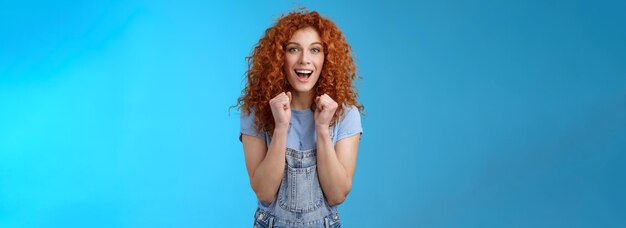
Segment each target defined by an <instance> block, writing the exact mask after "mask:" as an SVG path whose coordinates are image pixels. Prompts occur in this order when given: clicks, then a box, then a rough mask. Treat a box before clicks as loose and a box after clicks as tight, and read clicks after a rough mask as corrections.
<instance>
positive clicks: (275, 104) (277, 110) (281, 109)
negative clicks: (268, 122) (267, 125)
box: [270, 92, 291, 129]
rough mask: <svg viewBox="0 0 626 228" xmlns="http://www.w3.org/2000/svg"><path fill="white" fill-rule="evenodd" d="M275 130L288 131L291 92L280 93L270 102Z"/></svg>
mask: <svg viewBox="0 0 626 228" xmlns="http://www.w3.org/2000/svg"><path fill="white" fill-rule="evenodd" d="M270 108H271V109H272V115H273V116H274V128H275V129H280V128H282V129H288V128H289V122H290V121H291V92H286V93H285V92H282V93H280V94H278V95H276V96H275V97H274V98H272V99H271V100H270Z"/></svg>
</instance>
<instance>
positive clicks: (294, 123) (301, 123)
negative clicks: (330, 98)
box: [239, 106, 363, 209]
mask: <svg viewBox="0 0 626 228" xmlns="http://www.w3.org/2000/svg"><path fill="white" fill-rule="evenodd" d="M344 107H345V111H344V115H343V116H342V117H340V118H339V121H338V122H337V124H335V126H333V127H331V129H330V134H331V138H332V139H333V145H335V144H336V143H337V142H338V141H339V140H341V139H344V138H346V137H350V136H353V135H356V134H359V133H362V132H363V129H362V128H361V115H360V113H359V109H357V107H356V106H350V107H347V106H344ZM240 121H241V122H240V123H241V134H246V135H251V136H255V137H259V138H262V139H265V145H266V148H269V146H270V142H271V141H272V140H271V138H270V137H269V136H268V135H267V133H266V132H265V131H260V132H259V131H257V130H256V126H255V121H254V110H252V112H251V113H250V114H249V115H244V114H242V115H241V119H240ZM241 134H240V135H239V140H241ZM316 146H317V134H316V131H315V119H314V118H313V111H311V109H305V110H296V109H291V122H290V124H289V130H287V147H289V148H291V149H295V150H299V151H304V150H309V149H313V148H316ZM258 206H259V208H262V209H265V208H267V206H269V205H264V204H262V203H261V201H258Z"/></svg>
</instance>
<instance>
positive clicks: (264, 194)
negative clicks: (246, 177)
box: [252, 128, 287, 203]
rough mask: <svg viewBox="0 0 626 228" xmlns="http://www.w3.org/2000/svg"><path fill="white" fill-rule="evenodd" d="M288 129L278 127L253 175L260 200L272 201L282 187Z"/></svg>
mask: <svg viewBox="0 0 626 228" xmlns="http://www.w3.org/2000/svg"><path fill="white" fill-rule="evenodd" d="M286 145H287V130H286V129H282V128H280V129H279V128H276V129H275V130H274V135H273V136H272V141H271V142H270V145H269V148H268V150H267V154H266V155H265V159H263V161H262V162H261V163H260V164H259V166H258V167H257V169H256V170H255V172H254V175H253V176H252V188H253V189H254V192H255V193H256V195H257V198H258V199H259V201H261V202H263V203H271V202H273V201H274V198H275V196H276V192H277V191H278V188H279V187H280V182H281V181H282V178H283V175H284V169H285V147H286Z"/></svg>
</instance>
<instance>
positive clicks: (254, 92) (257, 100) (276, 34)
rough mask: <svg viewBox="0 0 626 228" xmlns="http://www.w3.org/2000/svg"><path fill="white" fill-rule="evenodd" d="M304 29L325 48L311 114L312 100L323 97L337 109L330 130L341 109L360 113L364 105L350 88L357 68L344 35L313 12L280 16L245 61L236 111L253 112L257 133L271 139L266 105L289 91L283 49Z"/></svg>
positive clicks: (272, 122)
mask: <svg viewBox="0 0 626 228" xmlns="http://www.w3.org/2000/svg"><path fill="white" fill-rule="evenodd" d="M306 27H311V28H313V29H315V30H316V31H317V33H318V34H319V35H320V38H321V40H322V44H323V48H324V66H323V68H322V71H321V74H320V77H319V79H318V81H317V83H316V85H315V86H314V88H313V90H314V91H315V95H314V96H313V101H312V105H311V110H313V109H314V107H315V97H317V96H320V95H323V94H324V93H326V94H328V96H330V97H331V98H332V99H333V100H335V102H337V104H338V105H339V107H337V110H336V111H335V115H334V116H333V119H332V122H331V126H332V125H334V124H335V123H336V122H337V120H338V118H339V117H340V116H342V115H343V113H344V106H346V107H349V106H350V105H354V106H356V107H357V108H358V109H359V111H360V112H363V105H361V104H359V103H358V101H357V99H356V97H357V91H356V88H355V87H354V86H353V84H352V81H353V80H355V79H356V78H357V76H356V66H355V64H354V60H353V58H352V56H351V48H350V45H349V44H348V42H346V39H345V37H344V35H343V33H342V32H341V31H340V30H339V28H338V27H337V26H336V25H335V23H333V22H332V21H330V20H328V19H326V18H324V17H322V16H321V15H320V14H319V13H318V12H316V11H312V12H308V11H306V10H302V11H294V12H290V13H289V14H287V15H282V16H281V17H280V18H279V19H278V21H277V22H276V24H275V25H274V26H272V27H270V28H268V29H267V30H265V34H264V35H263V37H262V38H261V39H260V40H259V43H258V44H257V45H256V47H255V48H254V51H253V52H252V55H251V56H248V57H247V58H246V59H247V61H248V71H247V72H246V76H247V79H248V81H247V83H246V87H245V88H244V89H243V91H242V95H241V97H239V99H237V104H236V105H235V107H239V108H240V109H242V110H243V111H244V113H245V114H250V113H251V111H252V109H255V122H256V127H257V130H258V131H261V130H264V131H266V132H267V133H268V134H270V135H271V134H272V133H273V132H274V118H273V116H272V110H271V108H270V106H269V101H270V99H272V98H273V96H276V95H277V94H279V93H281V92H285V91H289V89H290V88H291V86H290V85H289V82H288V81H287V76H286V75H285V72H284V71H283V65H284V63H285V60H284V59H285V46H286V43H287V41H288V40H289V39H290V38H291V36H292V35H293V34H294V33H295V32H296V31H297V30H299V29H302V28H306Z"/></svg>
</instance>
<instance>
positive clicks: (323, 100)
mask: <svg viewBox="0 0 626 228" xmlns="http://www.w3.org/2000/svg"><path fill="white" fill-rule="evenodd" d="M315 104H316V106H315V114H313V118H314V119H315V126H316V127H325V128H328V127H329V126H330V121H331V120H332V119H333V116H334V115H335V110H337V106H338V105H337V102H335V100H333V99H332V98H330V96H328V95H327V94H323V95H321V96H318V97H316V98H315Z"/></svg>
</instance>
